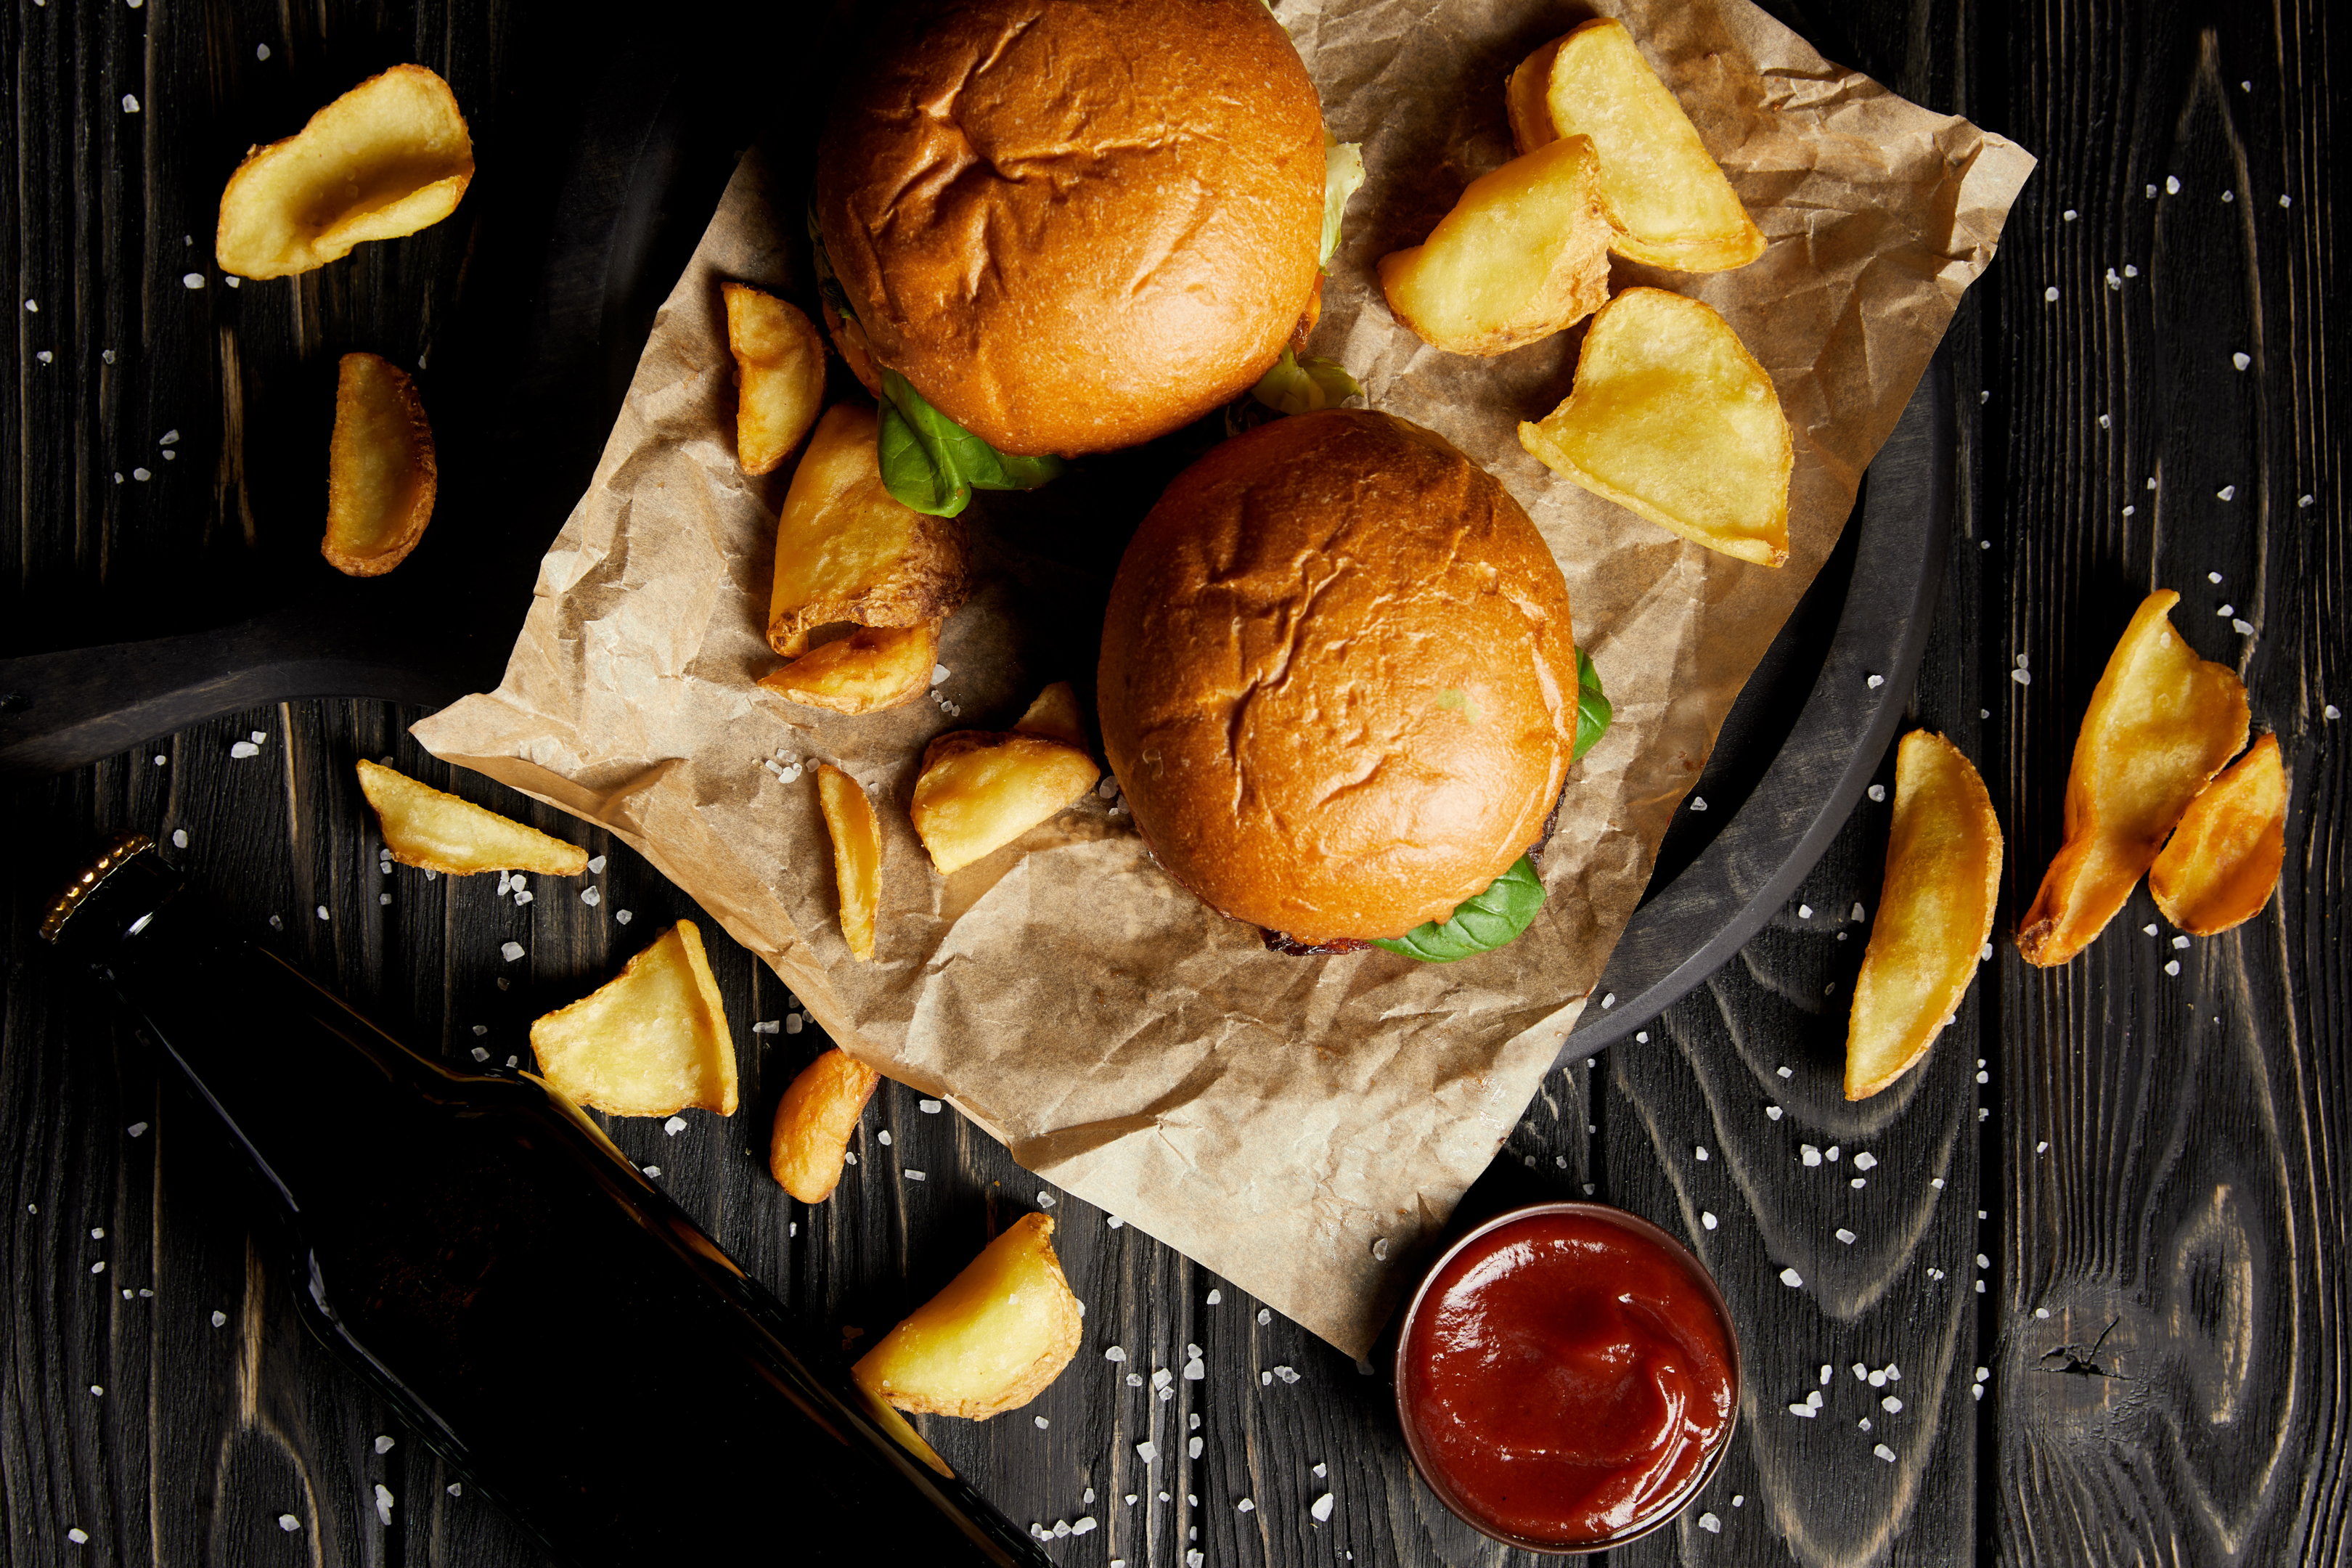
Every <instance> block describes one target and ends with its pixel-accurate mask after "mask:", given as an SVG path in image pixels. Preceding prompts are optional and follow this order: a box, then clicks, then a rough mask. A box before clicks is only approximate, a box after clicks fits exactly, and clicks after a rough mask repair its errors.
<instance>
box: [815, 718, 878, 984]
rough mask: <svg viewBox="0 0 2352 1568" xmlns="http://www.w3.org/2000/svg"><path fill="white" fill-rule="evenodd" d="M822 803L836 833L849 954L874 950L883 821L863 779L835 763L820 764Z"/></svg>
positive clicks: (863, 956) (836, 869) (867, 955)
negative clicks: (861, 783)
mask: <svg viewBox="0 0 2352 1568" xmlns="http://www.w3.org/2000/svg"><path fill="white" fill-rule="evenodd" d="M816 799H817V806H818V808H819V809H820V810H822V811H823V812H824V826H825V831H826V832H827V833H829V834H831V835H832V836H833V876H834V881H835V885H836V886H837V887H838V888H839V889H841V937H842V940H843V941H844V942H847V943H849V956H850V957H852V958H855V959H858V960H860V961H865V960H869V959H871V958H872V957H873V956H874V911H875V910H876V909H877V907H879V906H880V904H881V902H882V826H881V824H879V823H877V821H875V820H874V803H873V802H871V801H869V800H867V799H866V792H865V791H864V790H862V789H860V788H858V787H857V781H856V779H854V778H851V777H850V776H849V775H848V774H847V773H843V772H842V771H841V770H840V769H839V768H836V767H835V766H834V765H833V764H832V763H818V764H817V769H816Z"/></svg>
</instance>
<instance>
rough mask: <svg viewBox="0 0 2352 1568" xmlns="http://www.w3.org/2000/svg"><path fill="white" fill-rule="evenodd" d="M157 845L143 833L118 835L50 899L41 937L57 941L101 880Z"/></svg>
mask: <svg viewBox="0 0 2352 1568" xmlns="http://www.w3.org/2000/svg"><path fill="white" fill-rule="evenodd" d="M154 847H155V841H154V840H153V839H152V838H150V837H147V836H146V835H145V834H143V833H120V834H117V835H116V836H115V838H114V842H113V843H111V844H110V845H108V846H107V847H106V851H105V853H103V854H101V855H100V856H99V858H97V859H95V860H93V861H91V862H90V863H89V868H87V869H85V870H84V871H83V872H82V873H81V875H80V876H79V877H76V878H75V879H73V880H72V881H71V882H70V883H68V884H67V887H66V890H65V891H64V892H62V893H59V894H58V896H57V897H56V898H54V899H51V900H49V907H48V908H47V909H46V910H43V911H42V912H41V940H42V941H43V942H49V943H52V944H54V943H55V942H57V940H58V932H59V931H63V930H65V927H66V921H69V920H71V919H72V918H73V912H74V911H75V910H78V909H79V908H81V905H82V900H84V899H87V898H89V896H90V894H92V893H93V892H96V891H97V890H98V885H99V884H100V882H103V881H105V880H106V879H108V878H109V877H111V876H112V875H114V873H115V872H116V871H117V870H119V869H120V868H121V867H122V865H123V863H124V862H126V861H128V860H129V859H130V858H131V857H132V856H133V855H137V854H139V853H140V852H142V850H148V849H152V848H154Z"/></svg>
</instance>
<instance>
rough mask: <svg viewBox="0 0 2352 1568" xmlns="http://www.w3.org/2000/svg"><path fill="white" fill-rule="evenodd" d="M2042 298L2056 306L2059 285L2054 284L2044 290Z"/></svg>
mask: <svg viewBox="0 0 2352 1568" xmlns="http://www.w3.org/2000/svg"><path fill="white" fill-rule="evenodd" d="M2042 299H2043V300H2047V301H2048V302H2049V303H2051V304H2053V305H2054V304H2056V303H2057V302H2058V285H2056V284H2055V283H2053V284H2052V285H2050V287H2049V288H2047V289H2043V290H2042Z"/></svg>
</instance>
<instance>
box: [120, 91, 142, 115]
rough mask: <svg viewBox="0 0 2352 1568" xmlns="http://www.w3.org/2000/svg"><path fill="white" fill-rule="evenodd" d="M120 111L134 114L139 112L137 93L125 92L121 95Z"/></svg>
mask: <svg viewBox="0 0 2352 1568" xmlns="http://www.w3.org/2000/svg"><path fill="white" fill-rule="evenodd" d="M122 112H123V113H125V114H136V113H138V112H139V95H138V94H136V93H130V92H126V93H124V94H123V95H122Z"/></svg>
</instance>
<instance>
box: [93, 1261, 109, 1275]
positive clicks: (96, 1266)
mask: <svg viewBox="0 0 2352 1568" xmlns="http://www.w3.org/2000/svg"><path fill="white" fill-rule="evenodd" d="M89 1271H90V1272H91V1273H92V1274H103V1273H105V1272H106V1259H104V1258H100V1259H99V1260H98V1261H97V1262H95V1263H93V1264H91V1265H90V1266H89Z"/></svg>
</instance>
